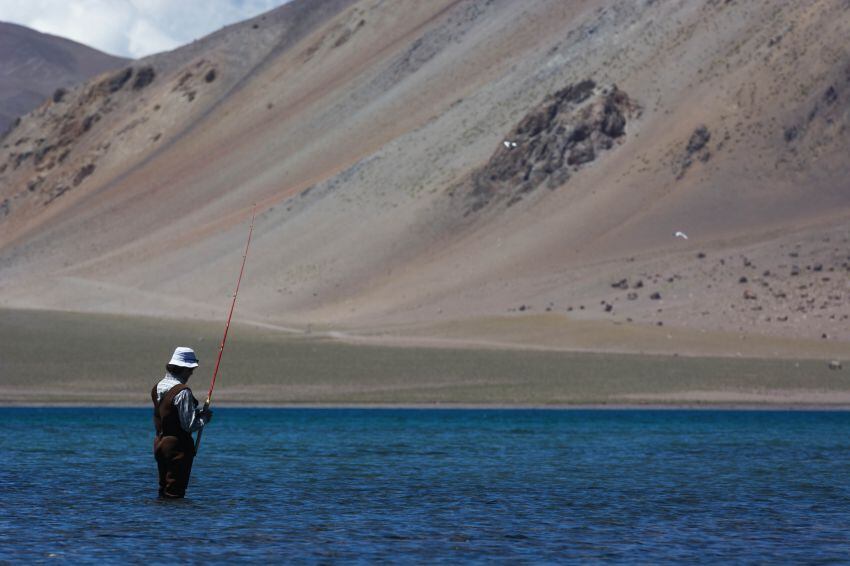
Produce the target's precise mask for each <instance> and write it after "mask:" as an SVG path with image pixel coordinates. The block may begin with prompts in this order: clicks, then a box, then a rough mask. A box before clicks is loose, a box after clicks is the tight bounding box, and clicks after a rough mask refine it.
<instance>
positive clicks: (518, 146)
mask: <svg viewBox="0 0 850 566" xmlns="http://www.w3.org/2000/svg"><path fill="white" fill-rule="evenodd" d="M636 111H637V106H636V105H635V104H634V103H633V102H632V101H631V100H630V99H629V97H628V95H626V93H624V92H622V91H621V90H618V89H617V88H616V87H612V88H611V89H600V88H599V87H598V86H597V85H596V83H595V82H593V81H591V80H586V81H582V82H579V83H576V84H573V85H570V86H567V87H566V88H563V89H561V90H559V91H558V92H556V93H554V94H552V95H550V96H549V97H547V98H546V99H545V100H544V101H543V102H541V103H540V104H539V105H538V106H537V107H535V108H534V109H532V110H531V111H530V112H529V113H528V114H527V115H526V116H525V117H524V118H522V120H520V121H519V123H518V124H517V126H516V127H515V128H514V130H513V131H512V132H510V133H509V134H508V136H507V138H506V139H508V140H510V141H512V142H513V144H515V145H513V144H511V145H510V146H505V145H504V144H499V148H498V149H497V150H496V152H495V153H494V154H493V156H492V157H491V158H490V161H489V162H488V163H487V164H486V165H485V166H484V167H482V168H480V169H478V170H477V171H475V172H474V173H473V174H472V175H471V176H470V178H469V179H468V180H467V181H465V182H463V184H462V185H461V189H460V191H458V190H457V188H456V189H455V190H454V191H452V194H455V193H458V192H460V194H461V195H464V196H465V198H466V200H467V203H466V206H465V209H466V214H469V213H471V212H475V211H477V210H480V209H482V208H484V207H485V206H487V205H488V204H489V203H490V202H492V201H494V200H501V199H504V200H505V201H506V202H508V203H510V204H513V203H515V202H518V201H519V200H520V199H521V198H522V195H524V194H527V193H530V192H532V191H534V190H535V189H537V188H538V187H540V185H543V184H545V185H546V186H547V187H549V188H550V189H555V188H557V187H559V186H561V185H563V184H564V183H565V182H567V180H568V179H569V177H570V171H574V170H577V169H579V168H581V167H582V166H583V165H585V164H587V163H590V162H592V161H595V160H596V159H598V158H599V155H600V153H601V152H603V151H605V150H608V149H610V148H612V147H613V146H614V142H615V140H616V139H618V138H620V137H622V136H624V135H625V131H626V130H625V128H626V120H627V117H628V116H630V115H631V114H632V113H633V112H636Z"/></svg>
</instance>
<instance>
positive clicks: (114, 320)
mask: <svg viewBox="0 0 850 566" xmlns="http://www.w3.org/2000/svg"><path fill="white" fill-rule="evenodd" d="M221 330H222V328H221V325H220V324H212V323H201V322H174V321H163V320H158V319H150V318H141V317H123V316H112V315H90V314H85V315H84V314H73V313H57V312H44V311H19V310H2V311H0V403H4V404H17V403H27V404H42V403H46V404H50V403H84V404H107V403H123V404H138V405H142V404H145V403H147V402H149V397H148V395H149V391H150V388H151V387H152V385H153V384H154V383H155V382H156V381H157V380H158V379H159V378H160V377H161V376H162V374H163V372H164V365H165V363H166V362H167V361H168V358H169V357H170V355H171V352H172V350H173V348H174V347H175V346H178V345H184V346H192V347H194V348H195V349H196V351H197V352H198V355H199V357H200V358H201V361H202V365H201V367H200V368H199V370H198V371H197V372H196V374H195V377H194V378H193V382H192V383H191V385H194V388H195V391H196V395H197V396H198V397H201V396H202V395H203V393H204V392H205V390H206V388H207V386H208V384H209V378H210V375H211V373H212V367H213V365H214V361H215V356H216V354H217V349H218V343H219V340H220V333H221ZM216 402H217V403H219V404H226V403H244V404H300V403H305V404H307V403H319V404H325V403H326V404H426V405H428V404H435V403H439V404H494V405H561V404H564V405H570V404H644V403H651V404H667V403H670V404H681V403H708V404H711V403H720V404H736V403H746V404H763V403H767V404H782V405H794V404H818V405H836V404H838V405H843V406H850V375H848V371H847V369H846V368H845V369H844V370H839V371H833V370H830V369H828V368H827V366H826V364H825V363H823V362H822V361H812V360H793V359H791V360H775V359H772V360H768V359H748V358H709V357H703V358H699V357H676V356H651V355H629V354H590V353H567V352H546V351H524V350H510V351H506V350H493V349H486V350H481V349H456V348H454V349H453V348H416V347H389V346H372V345H352V344H344V343H340V342H336V341H332V340H329V339H322V338H311V337H310V336H293V335H291V334H285V333H279V332H274V331H264V330H260V329H257V328H253V327H246V326H240V325H238V324H234V326H233V327H231V335H230V338H229V339H228V345H227V351H226V354H225V357H224V361H223V363H222V369H221V372H220V374H219V382H218V385H217V387H216Z"/></svg>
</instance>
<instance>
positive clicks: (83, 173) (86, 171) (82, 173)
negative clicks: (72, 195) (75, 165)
mask: <svg viewBox="0 0 850 566" xmlns="http://www.w3.org/2000/svg"><path fill="white" fill-rule="evenodd" d="M92 173H94V163H89V164H88V165H86V166H85V167H83V168H82V169H80V170H79V171H77V174H76V175H75V176H74V186H75V187H76V186H77V185H79V184H80V183H82V182H83V180H85V178H86V177H88V176H89V175H91V174H92Z"/></svg>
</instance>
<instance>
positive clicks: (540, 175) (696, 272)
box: [0, 0, 850, 353]
mask: <svg viewBox="0 0 850 566" xmlns="http://www.w3.org/2000/svg"><path fill="white" fill-rule="evenodd" d="M844 4H845V2H840V1H837V0H835V1H826V0H816V1H814V2H806V3H796V4H789V3H787V2H783V1H780V0H754V1H751V2H741V1H737V0H725V1H720V0H712V1H707V2H701V3H696V2H694V3H691V2H685V3H683V2H678V1H674V0H643V1H636V2H628V3H624V2H614V1H601V0H599V1H590V0H588V1H583V2H561V1H556V0H528V1H524V2H514V1H511V0H434V1H431V2H416V1H414V0H399V1H397V2H383V1H380V0H310V1H307V0H295V1H293V2H290V3H288V4H286V5H284V6H282V7H280V8H278V9H276V10H273V11H271V12H268V13H267V14H264V15H262V16H259V17H257V18H254V19H251V20H247V21H245V22H241V23H239V24H236V25H232V26H229V27H227V28H223V29H222V30H220V31H218V32H216V33H214V34H212V35H210V36H208V37H206V38H204V39H202V40H199V41H196V42H194V43H192V44H190V45H188V46H185V47H183V48H180V49H177V50H174V51H172V52H169V53H163V54H159V55H156V56H152V57H149V58H146V59H142V60H139V61H136V62H133V63H132V65H131V66H128V67H127V68H126V69H123V70H121V71H118V72H114V73H111V74H108V75H105V76H101V77H98V78H96V79H93V80H91V81H89V82H88V83H85V84H82V85H78V86H76V87H73V88H70V89H69V90H68V93H67V94H66V95H65V97H64V98H63V99H62V100H60V101H48V102H47V103H46V104H45V105H43V106H41V107H39V108H38V109H36V110H34V111H33V112H31V113H30V114H28V115H27V116H26V117H24V119H23V120H22V121H21V123H20V124H19V125H18V126H17V127H16V128H15V129H14V130H12V131H11V132H10V133H9V134H8V135H7V136H6V137H5V138H4V139H3V140H0V304H2V305H5V306H10V307H32V308H51V309H67V310H82V311H98V312H113V313H131V314H147V315H164V316H177V317H199V318H218V317H220V316H221V315H222V313H223V312H224V309H225V308H226V307H227V306H228V304H229V299H228V297H229V296H230V293H231V292H232V289H231V287H232V285H233V283H234V278H235V275H236V270H237V268H238V265H239V263H240V260H241V254H242V253H243V246H244V240H245V238H246V236H247V228H248V222H249V219H250V216H251V208H252V205H253V204H254V203H256V210H257V220H256V228H255V232H254V241H253V243H252V248H251V252H250V253H251V255H250V258H249V260H248V269H247V273H246V278H245V281H244V282H243V290H242V291H241V294H240V297H239V300H240V307H239V309H240V310H239V314H240V316H241V317H242V319H243V320H251V321H255V322H258V323H263V324H271V325H277V326H295V327H299V328H306V327H307V325H314V326H315V328H333V329H359V330H360V331H364V329H370V332H374V333H386V332H396V333H414V334H415V333H420V332H421V333H424V334H428V333H436V334H440V335H444V336H448V335H451V336H453V337H456V338H458V339H463V338H470V339H473V338H482V337H484V338H487V339H488V340H490V339H492V340H493V341H508V342H510V341H512V340H518V339H523V340H528V339H529V338H528V337H529V336H540V337H541V338H540V340H541V341H543V342H546V343H549V342H551V340H552V338H551V337H552V336H562V337H563V340H562V342H560V343H559V345H562V346H565V347H569V346H570V345H571V344H573V342H572V341H571V340H572V339H571V338H569V336H571V334H570V332H572V330H570V329H572V328H574V326H575V325H578V327H577V328H580V329H581V328H586V329H590V330H588V331H589V332H591V331H592V332H596V331H597V330H593V329H601V330H599V332H603V333H609V334H605V336H610V337H611V338H610V340H609V342H611V343H610V346H611V348H618V347H619V343H618V340H619V338H616V337H617V336H620V337H628V336H632V335H636V334H640V333H644V334H646V335H647V336H654V337H657V338H658V340H659V341H660V342H661V343H663V342H664V340H665V336H668V337H669V335H671V334H673V333H678V334H680V335H691V334H693V335H694V336H695V340H696V339H698V338H699V336H700V335H701V333H709V334H711V333H717V336H720V337H719V338H717V339H718V340H720V341H721V342H722V343H724V344H728V348H727V350H728V351H729V352H733V353H734V349H735V343H736V341H737V340H739V339H740V336H746V335H750V334H752V335H775V336H780V337H783V336H784V337H789V338H793V339H811V340H818V341H819V340H828V341H831V340H848V339H850V330H848V329H850V325H848V324H847V320H848V317H850V307H849V306H848V305H850V300H848V298H850V297H848V294H850V289H848V287H847V285H846V282H847V280H848V270H849V269H850V263H848V262H850V257H848V254H850V246H848V236H850V234H848V232H850V181H848V179H850V175H848V173H850V170H848V169H850V161H848V160H847V159H846V154H847V147H848V142H850V130H848V124H850V114H848V113H850V50H848V48H846V47H845V43H846V42H845V41H844V38H846V37H847V32H848V31H850V17H848V12H847V10H846V8H845V6H844ZM676 232H682V233H683V234H682V235H679V236H675V235H674V234H675V233H676ZM685 236H687V239H686V238H685ZM585 323H586V324H585ZM582 325H585V326H582ZM518 329H519V330H518ZM713 335H714V334H712V336H713ZM482 339H483V338H482ZM624 339H625V338H624ZM724 340H726V342H723V341H724ZM547 341H548V342H547ZM541 343H542V342H541Z"/></svg>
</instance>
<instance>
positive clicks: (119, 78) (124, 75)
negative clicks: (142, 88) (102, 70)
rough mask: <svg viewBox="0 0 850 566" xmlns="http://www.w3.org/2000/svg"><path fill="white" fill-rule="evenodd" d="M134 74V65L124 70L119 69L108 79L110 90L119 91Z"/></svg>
mask: <svg viewBox="0 0 850 566" xmlns="http://www.w3.org/2000/svg"><path fill="white" fill-rule="evenodd" d="M132 76H133V67H127V68H126V69H124V70H123V71H119V72H117V73H115V74H114V75H112V77H110V78H109V79H107V84H106V86H107V88H108V89H109V92H118V91H119V90H121V89H122V88H123V87H124V85H125V84H127V81H129V80H130V78H131V77H132Z"/></svg>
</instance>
